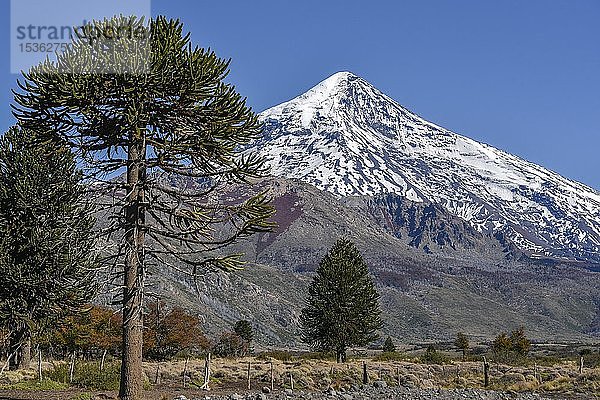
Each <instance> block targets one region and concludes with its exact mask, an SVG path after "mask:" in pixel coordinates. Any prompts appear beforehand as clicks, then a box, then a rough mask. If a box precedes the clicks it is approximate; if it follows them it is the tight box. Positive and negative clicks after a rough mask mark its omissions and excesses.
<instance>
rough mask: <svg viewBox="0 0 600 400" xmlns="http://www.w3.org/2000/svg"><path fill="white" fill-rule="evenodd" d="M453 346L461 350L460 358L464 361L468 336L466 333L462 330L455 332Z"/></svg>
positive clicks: (467, 348)
mask: <svg viewBox="0 0 600 400" xmlns="http://www.w3.org/2000/svg"><path fill="white" fill-rule="evenodd" d="M454 346H456V348H457V349H459V350H461V351H462V359H463V361H465V359H466V358H467V350H469V338H468V337H467V335H465V334H464V333H462V332H458V333H457V334H456V339H455V340H454Z"/></svg>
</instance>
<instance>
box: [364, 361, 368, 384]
mask: <svg viewBox="0 0 600 400" xmlns="http://www.w3.org/2000/svg"><path fill="white" fill-rule="evenodd" d="M368 383H369V374H368V373H367V362H366V361H363V385H366V384H368Z"/></svg>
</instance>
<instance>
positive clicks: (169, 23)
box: [15, 17, 273, 400]
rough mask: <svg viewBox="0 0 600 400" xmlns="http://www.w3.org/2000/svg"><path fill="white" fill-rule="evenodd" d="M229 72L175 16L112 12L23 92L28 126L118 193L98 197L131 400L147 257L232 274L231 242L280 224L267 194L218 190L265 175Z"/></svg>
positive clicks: (136, 382) (138, 383) (236, 258)
mask: <svg viewBox="0 0 600 400" xmlns="http://www.w3.org/2000/svg"><path fill="white" fill-rule="evenodd" d="M103 33H104V34H103ZM228 71H229V61H226V60H222V59H220V58H219V57H217V56H216V54H215V53H214V52H212V51H207V50H205V49H202V48H198V47H194V46H192V45H191V43H190V40H189V34H184V33H183V27H182V24H181V23H180V22H179V21H177V20H167V19H166V18H164V17H157V18H156V19H153V20H151V21H149V24H145V22H144V21H143V20H140V19H137V18H135V17H115V18H112V19H110V20H104V21H101V22H96V23H94V24H92V25H91V26H87V27H84V29H82V32H80V34H79V35H78V37H77V38H76V39H75V40H74V42H73V43H72V46H71V47H70V48H69V49H67V50H66V51H65V52H64V53H62V54H59V55H58V56H57V60H56V61H46V62H44V63H42V64H40V65H38V66H36V67H33V68H32V69H31V70H30V71H29V72H27V73H24V80H23V82H19V86H20V88H21V90H20V91H19V92H18V93H15V101H16V103H17V104H16V106H15V115H16V116H17V118H18V119H19V121H20V122H21V123H22V124H24V125H25V126H27V127H30V128H31V129H35V130H39V131H41V132H51V133H52V134H53V135H54V136H56V137H57V138H59V139H62V140H64V141H66V142H68V143H69V144H70V145H71V146H72V147H73V149H74V151H75V152H76V154H77V156H78V160H79V162H80V163H81V164H82V166H83V167H84V170H85V171H86V176H87V177H88V178H89V179H90V183H95V184H94V185H93V187H94V188H95V189H96V191H97V192H98V193H101V194H103V195H104V197H101V198H108V199H109V200H108V201H107V202H106V204H105V203H103V202H102V201H100V200H99V204H100V205H101V206H103V205H105V206H106V212H107V213H110V217H109V221H110V224H109V225H108V226H105V227H104V228H103V231H102V233H105V234H107V235H109V234H110V235H111V236H110V237H111V240H112V241H113V243H116V248H115V251H114V253H113V258H112V262H113V264H115V265H117V266H119V270H120V271H121V273H122V276H123V292H122V294H123V298H122V304H123V347H124V349H123V350H124V351H123V360H122V361H123V363H122V368H121V388H120V397H121V398H122V399H126V400H134V399H135V400H137V399H140V398H141V390H142V337H143V333H142V328H143V318H142V304H143V293H144V276H145V274H146V270H147V261H152V262H155V263H156V264H157V265H158V266H160V267H163V266H171V267H174V268H176V269H177V270H178V271H181V272H185V273H187V274H190V275H192V276H198V275H199V274H200V273H202V272H204V271H206V270H230V269H233V268H237V267H239V266H240V265H241V264H242V261H241V259H240V257H241V255H239V254H234V255H223V254H224V253H223V248H224V247H225V246H227V245H229V244H231V243H233V242H235V241H236V240H237V239H239V238H241V237H244V236H247V235H250V234H253V233H256V232H263V231H267V230H269V229H270V228H271V223H270V222H269V217H270V216H271V215H272V213H273V208H272V207H271V206H270V200H269V198H268V197H267V196H266V194H264V193H259V194H257V195H254V196H251V197H247V198H245V199H236V198H228V199H227V201H223V200H222V198H221V197H220V195H219V192H218V191H217V190H216V189H217V188H219V187H222V186H224V185H227V184H231V183H235V182H248V180H249V179H250V178H253V177H258V176H261V175H263V174H264V173H265V169H264V163H263V160H262V159H261V158H259V157H258V156H257V155H254V154H244V153H241V152H240V148H241V147H242V146H244V145H245V144H247V143H249V142H251V141H253V140H255V139H257V138H259V137H260V134H261V132H262V130H261V125H260V124H259V122H258V120H257V117H256V115H255V114H254V113H253V112H252V110H251V109H250V108H249V107H247V106H246V104H245V99H243V98H242V97H241V96H240V95H239V94H238V93H237V92H236V91H235V88H234V87H233V86H232V85H230V84H228V83H225V82H224V79H225V77H226V76H227V74H228ZM119 175H123V176H124V178H123V179H116V177H117V176H119ZM92 180H94V181H95V182H91V181H92ZM173 183H177V184H176V185H174V184H173ZM108 194H110V196H107V195H108Z"/></svg>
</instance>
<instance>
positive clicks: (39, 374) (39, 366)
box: [38, 346, 42, 382]
mask: <svg viewBox="0 0 600 400" xmlns="http://www.w3.org/2000/svg"><path fill="white" fill-rule="evenodd" d="M38 380H39V381H40V382H41V381H42V349H41V348H40V347H39V346H38Z"/></svg>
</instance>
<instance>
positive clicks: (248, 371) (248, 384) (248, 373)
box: [248, 361, 250, 390]
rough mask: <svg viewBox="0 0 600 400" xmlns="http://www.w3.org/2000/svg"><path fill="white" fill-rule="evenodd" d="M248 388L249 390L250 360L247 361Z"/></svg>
mask: <svg viewBox="0 0 600 400" xmlns="http://www.w3.org/2000/svg"><path fill="white" fill-rule="evenodd" d="M248 390H250V361H248Z"/></svg>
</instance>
